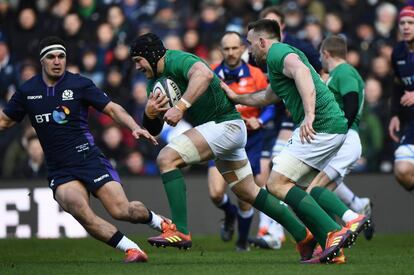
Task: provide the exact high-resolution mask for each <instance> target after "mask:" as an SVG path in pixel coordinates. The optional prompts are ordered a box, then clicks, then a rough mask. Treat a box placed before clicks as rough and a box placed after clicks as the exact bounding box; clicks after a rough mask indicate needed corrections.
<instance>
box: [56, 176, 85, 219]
mask: <svg viewBox="0 0 414 275" xmlns="http://www.w3.org/2000/svg"><path fill="white" fill-rule="evenodd" d="M55 200H56V201H57V202H58V203H59V205H60V206H61V207H62V208H63V210H65V211H66V212H68V213H70V214H72V215H73V216H75V217H76V216H82V217H85V216H88V215H90V214H91V213H90V211H89V210H90V207H89V192H88V190H87V189H86V187H85V186H84V185H83V184H82V183H81V182H80V181H77V180H74V181H70V182H66V183H64V184H60V185H59V186H57V188H56V190H55Z"/></svg>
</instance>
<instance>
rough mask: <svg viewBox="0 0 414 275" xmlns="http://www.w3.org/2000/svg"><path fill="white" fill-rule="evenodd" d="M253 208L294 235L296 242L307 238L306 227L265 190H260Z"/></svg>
mask: <svg viewBox="0 0 414 275" xmlns="http://www.w3.org/2000/svg"><path fill="white" fill-rule="evenodd" d="M253 206H254V207H255V208H256V209H258V210H260V211H262V212H263V213H265V214H266V215H268V216H269V217H271V218H272V219H274V220H275V221H277V222H278V223H280V224H281V225H282V226H283V227H284V228H286V230H287V231H288V232H289V233H290V234H292V236H293V238H295V240H296V242H300V241H302V240H304V239H305V238H306V227H305V225H304V224H303V223H302V222H301V221H300V220H299V219H298V218H297V217H296V215H295V214H294V213H293V212H292V211H291V210H290V209H289V208H288V207H287V206H286V205H285V204H284V203H283V202H281V201H280V200H278V199H277V198H276V197H275V196H273V195H272V194H270V193H269V192H268V191H267V190H265V189H262V188H261V189H260V192H259V194H258V195H257V197H256V199H255V201H254V202H253Z"/></svg>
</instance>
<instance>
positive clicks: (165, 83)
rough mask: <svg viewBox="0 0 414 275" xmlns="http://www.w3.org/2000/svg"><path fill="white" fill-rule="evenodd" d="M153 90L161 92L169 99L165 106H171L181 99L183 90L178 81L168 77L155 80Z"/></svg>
mask: <svg viewBox="0 0 414 275" xmlns="http://www.w3.org/2000/svg"><path fill="white" fill-rule="evenodd" d="M152 92H153V93H156V92H161V93H162V94H164V95H165V96H166V97H167V98H168V99H169V100H168V102H167V104H166V106H164V107H170V108H171V107H173V106H174V105H175V104H176V103H177V102H178V101H179V100H180V99H181V91H180V88H179V87H178V85H177V83H175V82H174V81H173V80H172V79H170V78H166V77H165V78H160V79H158V80H157V81H156V82H155V84H154V88H153V89H152Z"/></svg>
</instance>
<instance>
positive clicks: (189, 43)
mask: <svg viewBox="0 0 414 275" xmlns="http://www.w3.org/2000/svg"><path fill="white" fill-rule="evenodd" d="M183 42H184V50H185V51H186V52H189V53H193V54H195V55H197V56H199V57H201V58H203V59H207V58H208V49H207V47H206V46H204V45H203V44H201V43H200V36H199V34H198V32H197V30H194V29H189V30H187V31H186V32H185V34H184V41H183ZM210 44H212V43H211V42H210Z"/></svg>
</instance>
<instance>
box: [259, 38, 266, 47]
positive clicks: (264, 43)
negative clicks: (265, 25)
mask: <svg viewBox="0 0 414 275" xmlns="http://www.w3.org/2000/svg"><path fill="white" fill-rule="evenodd" d="M259 45H260V47H261V48H264V47H265V46H266V41H265V39H264V38H263V37H259Z"/></svg>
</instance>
